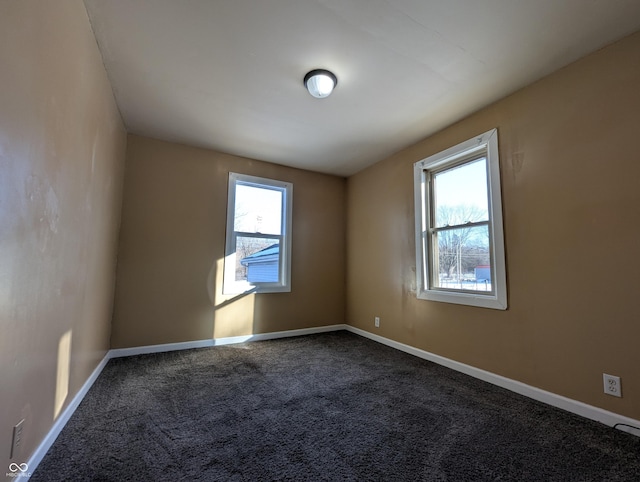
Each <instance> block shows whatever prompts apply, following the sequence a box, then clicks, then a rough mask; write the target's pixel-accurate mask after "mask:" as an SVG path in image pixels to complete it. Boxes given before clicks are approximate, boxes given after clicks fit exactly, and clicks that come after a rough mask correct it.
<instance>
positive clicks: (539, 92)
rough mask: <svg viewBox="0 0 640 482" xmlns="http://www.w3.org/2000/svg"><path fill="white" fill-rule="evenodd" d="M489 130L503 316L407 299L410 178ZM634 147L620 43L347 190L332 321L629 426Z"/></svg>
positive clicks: (635, 361) (639, 131)
mask: <svg viewBox="0 0 640 482" xmlns="http://www.w3.org/2000/svg"><path fill="white" fill-rule="evenodd" d="M493 127H497V128H498V130H499V150H500V164H501V169H502V173H501V177H502V190H503V204H504V209H503V212H504V227H505V244H506V251H507V270H508V272H507V275H508V289H509V309H508V310H507V311H504V312H503V311H497V310H490V309H482V308H472V307H464V306H459V305H453V304H445V303H437V302H430V301H425V300H418V299H416V296H415V252H414V249H415V241H414V207H413V184H412V183H413V177H412V176H413V172H412V165H413V163H414V162H416V161H419V160H420V159H423V158H425V157H427V156H429V155H431V154H434V153H436V152H438V151H440V150H443V149H445V148H447V147H450V146H452V145H455V144H457V143H459V142H461V141H464V140H467V139H469V138H471V137H473V136H474V135H476V134H479V133H482V132H485V131H487V130H489V129H491V128H493ZM639 135H640V34H635V35H633V36H631V37H628V38H626V39H624V40H623V41H621V42H619V43H617V44H614V45H612V46H610V47H608V48H606V49H604V50H601V51H599V52H597V53H595V54H593V55H591V56H589V57H587V58H584V59H583V60H581V61H579V62H577V63H575V64H573V65H571V66H569V67H567V68H565V69H563V70H561V71H559V72H557V73H555V74H553V75H551V76H549V77H547V78H545V79H543V80H542V81H540V82H537V83H535V84H533V85H531V86H529V87H528V88H526V89H524V90H522V91H519V92H517V93H516V94H514V95H512V96H510V97H508V98H506V99H505V100H502V101H500V102H498V103H496V104H494V105H492V106H490V107H489V108H486V109H483V110H482V111H480V112H478V113H477V114H475V115H473V116H471V117H469V118H467V119H465V120H463V121H461V122H459V123H457V124H455V125H453V126H451V127H450V128H448V129H445V130H444V131H442V132H440V133H438V134H437V135H434V136H432V137H430V138H428V139H426V140H424V141H422V142H420V143H418V144H416V145H414V146H412V147H411V148H408V149H406V150H404V151H402V152H400V153H399V154H397V155H395V156H393V157H391V158H390V159H387V160H385V161H383V162H381V163H379V164H377V165H375V166H373V167H371V168H369V169H366V170H364V171H362V172H360V173H359V174H357V175H355V176H353V177H351V178H349V179H348V185H347V193H348V194H347V219H348V221H347V226H348V228H347V259H348V268H347V273H348V276H347V301H348V304H347V305H348V308H347V321H348V323H350V324H352V325H353V326H356V327H358V328H362V329H364V330H367V331H371V332H374V333H377V334H380V335H382V336H385V337H388V338H391V339H393V340H397V341H400V342H403V343H407V344H409V345H412V346H415V347H418V348H421V349H424V350H427V351H430V352H433V353H436V354H438V355H442V356H445V357H448V358H451V359H454V360H457V361H460V362H463V363H466V364H469V365H473V366H475V367H479V368H481V369H484V370H488V371H490V372H494V373H497V374H500V375H503V376H506V377H509V378H513V379H516V380H519V381H522V382H524V383H527V384H530V385H533V386H536V387H540V388H542V389H544V390H548V391H551V392H554V393H557V394H560V395H564V396H567V397H569V398H572V399H575V400H580V401H583V402H586V403H588V404H591V405H595V406H598V407H602V408H604V409H607V410H610V411H613V412H617V413H620V414H623V415H626V416H630V417H633V418H636V419H640V348H639V346H638V343H639V341H640V295H639V291H640V290H639V288H640V256H638V254H639V253H638V248H639V246H640V225H639V224H638V220H640V162H639V161H640V155H639V154H638V153H639V152H640V148H639V145H638V137H639ZM374 316H380V317H381V326H380V328H379V329H376V328H374V325H373V317H374ZM603 372H606V373H610V374H613V375H618V376H621V377H622V389H623V398H621V399H618V398H614V397H611V396H607V395H605V394H604V393H603V389H602V373H603Z"/></svg>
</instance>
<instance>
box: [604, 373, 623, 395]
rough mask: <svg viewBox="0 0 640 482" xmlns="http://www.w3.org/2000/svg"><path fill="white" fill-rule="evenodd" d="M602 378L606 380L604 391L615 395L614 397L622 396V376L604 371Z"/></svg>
mask: <svg viewBox="0 0 640 482" xmlns="http://www.w3.org/2000/svg"><path fill="white" fill-rule="evenodd" d="M602 380H603V382H604V393H606V394H607V395H613V396H614V397H622V385H621V384H620V377H616V376H614V375H607V374H606V373H603V374H602Z"/></svg>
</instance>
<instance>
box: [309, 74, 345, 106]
mask: <svg viewBox="0 0 640 482" xmlns="http://www.w3.org/2000/svg"><path fill="white" fill-rule="evenodd" d="M336 85H338V78H337V77H336V76H335V75H334V74H333V73H332V72H329V71H328V70H324V69H315V70H312V71H311V72H309V73H308V74H307V75H305V76H304V86H305V87H306V88H307V90H308V91H309V93H310V94H311V95H312V96H314V97H315V98H316V99H323V98H325V97H328V96H329V94H331V92H332V91H333V89H334V88H335V86H336Z"/></svg>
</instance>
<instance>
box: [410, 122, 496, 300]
mask: <svg viewBox="0 0 640 482" xmlns="http://www.w3.org/2000/svg"><path fill="white" fill-rule="evenodd" d="M483 156H484V157H485V158H486V159H487V190H488V198H489V199H488V208H489V222H488V228H489V240H490V241H489V253H490V259H491V262H490V264H491V275H492V278H491V283H492V291H491V292H486V293H485V292H480V291H473V292H469V291H463V290H455V289H446V288H440V287H436V286H435V283H434V282H433V281H432V271H433V272H435V270H434V269H433V268H432V267H433V263H434V260H433V258H434V255H433V250H432V249H431V246H430V244H431V238H432V236H433V232H434V229H433V227H432V219H433V217H434V216H433V213H432V200H431V198H432V193H431V192H430V189H431V188H430V183H429V178H430V175H431V173H433V172H438V171H441V170H443V169H446V168H447V167H450V166H455V165H456V164H461V163H465V162H466V161H472V160H474V159H478V158H479V157H483ZM414 197H415V216H416V219H415V226H416V233H415V235H416V288H417V289H416V295H417V297H418V298H420V299H424V300H431V301H440V302H444V303H456V304H461V305H470V306H479V307H482V308H493V309H498V310H506V309H507V283H506V264H505V255H504V233H503V227H502V196H501V192H500V160H499V157H498V130H497V129H492V130H490V131H487V132H485V133H484V134H481V135H479V136H476V137H474V138H473V139H469V140H468V141H465V142H462V143H460V144H458V145H456V146H453V147H451V148H449V149H446V150H444V151H442V152H439V153H437V154H434V155H433V156H429V157H427V158H426V159H423V160H421V161H418V162H416V163H415V164H414Z"/></svg>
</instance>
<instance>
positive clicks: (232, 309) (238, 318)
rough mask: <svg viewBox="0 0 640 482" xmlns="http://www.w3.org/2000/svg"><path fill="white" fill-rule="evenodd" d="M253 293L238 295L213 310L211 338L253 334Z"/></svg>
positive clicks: (254, 295) (254, 296)
mask: <svg viewBox="0 0 640 482" xmlns="http://www.w3.org/2000/svg"><path fill="white" fill-rule="evenodd" d="M255 298H256V294H255V293H247V294H243V295H238V296H236V297H234V298H231V299H230V300H228V301H225V302H223V303H221V304H219V305H218V306H216V308H215V314H214V320H213V338H225V337H229V336H241V335H252V334H253V322H254V318H255Z"/></svg>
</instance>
